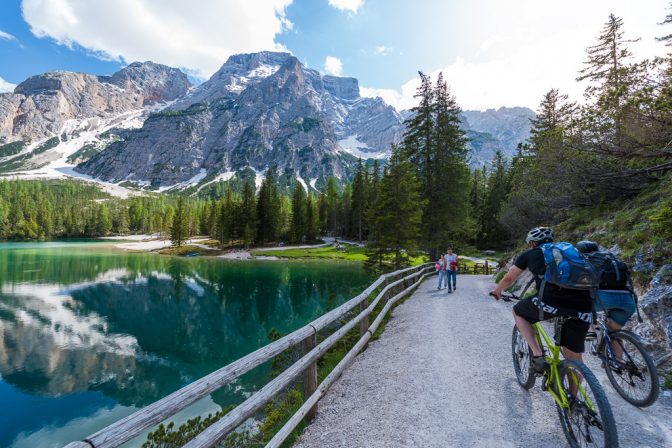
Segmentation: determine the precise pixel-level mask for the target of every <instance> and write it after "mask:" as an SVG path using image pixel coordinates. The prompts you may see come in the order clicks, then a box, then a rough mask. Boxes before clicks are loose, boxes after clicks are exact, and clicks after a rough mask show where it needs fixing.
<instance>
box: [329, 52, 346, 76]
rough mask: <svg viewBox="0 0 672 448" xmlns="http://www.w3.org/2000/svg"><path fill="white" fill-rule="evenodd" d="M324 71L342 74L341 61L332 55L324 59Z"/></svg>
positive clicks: (336, 74)
mask: <svg viewBox="0 0 672 448" xmlns="http://www.w3.org/2000/svg"><path fill="white" fill-rule="evenodd" d="M324 71H325V72H327V73H328V74H330V75H334V76H341V75H342V74H343V62H342V61H341V60H340V59H338V58H337V57H334V56H327V57H326V58H325V59H324Z"/></svg>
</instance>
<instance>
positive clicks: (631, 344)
mask: <svg viewBox="0 0 672 448" xmlns="http://www.w3.org/2000/svg"><path fill="white" fill-rule="evenodd" d="M609 337H610V338H611V341H612V347H613V346H614V345H617V346H618V348H620V349H621V350H623V356H621V360H620V361H619V360H618V359H616V358H615V356H614V354H613V352H612V351H611V350H609V347H608V345H607V344H606V343H605V344H604V348H603V350H602V354H603V356H604V359H605V360H606V361H605V362H604V364H603V367H604V370H605V371H606V372H607V377H608V378H609V381H610V382H611V385H612V386H614V389H616V392H618V394H619V395H620V396H621V397H623V398H624V399H625V401H627V402H628V403H630V404H632V405H634V406H637V407H642V408H643V407H646V406H651V405H652V404H653V403H655V401H656V400H657V399H658V393H659V392H660V385H659V384H658V373H657V370H656V365H655V363H654V362H653V358H651V355H650V354H649V352H648V351H647V350H646V349H645V348H644V346H643V345H642V343H641V342H640V341H639V340H638V339H637V337H636V336H635V335H633V334H632V333H630V332H629V331H616V332H614V333H611V334H610V335H609Z"/></svg>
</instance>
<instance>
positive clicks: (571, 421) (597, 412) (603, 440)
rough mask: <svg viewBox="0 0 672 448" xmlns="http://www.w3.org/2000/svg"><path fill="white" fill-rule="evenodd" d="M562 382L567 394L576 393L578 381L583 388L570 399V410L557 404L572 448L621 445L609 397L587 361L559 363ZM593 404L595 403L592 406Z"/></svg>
mask: <svg viewBox="0 0 672 448" xmlns="http://www.w3.org/2000/svg"><path fill="white" fill-rule="evenodd" d="M559 370H560V381H561V383H562V388H563V390H564V391H565V394H566V395H567V396H568V397H570V396H573V395H574V394H573V392H572V389H574V390H576V387H575V385H576V384H577V382H579V383H580V384H581V388H582V389H583V392H584V393H585V396H584V393H582V392H581V391H576V398H570V406H569V409H564V408H562V407H560V406H558V405H557V404H556V407H557V408H558V414H559V416H560V423H561V424H562V430H563V431H564V433H565V437H567V441H568V442H569V445H570V446H571V447H573V448H583V447H609V448H617V447H618V433H617V431H616V422H615V421H614V415H613V414H612V412H611V406H609V402H608V401H607V396H606V395H605V393H604V390H603V389H602V387H601V386H600V383H599V382H598V381H597V378H595V375H594V374H593V372H591V371H590V369H589V368H588V367H586V365H585V364H583V363H581V362H576V361H572V360H568V359H565V360H563V361H562V362H561V363H560V367H559ZM591 404H592V406H591Z"/></svg>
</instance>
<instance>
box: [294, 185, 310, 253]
mask: <svg viewBox="0 0 672 448" xmlns="http://www.w3.org/2000/svg"><path fill="white" fill-rule="evenodd" d="M306 202H307V195H306V191H305V190H304V189H303V185H301V183H300V182H297V183H296V185H295V186H294V194H293V195H292V224H291V234H292V241H294V242H301V241H302V240H303V239H304V237H306V235H307V233H308V232H307V230H308V229H307V227H308V226H307V219H308V217H307V211H306V205H307V204H306Z"/></svg>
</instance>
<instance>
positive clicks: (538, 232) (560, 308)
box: [491, 227, 593, 373]
mask: <svg viewBox="0 0 672 448" xmlns="http://www.w3.org/2000/svg"><path fill="white" fill-rule="evenodd" d="M553 239H554V234H553V230H552V229H550V228H548V227H535V228H534V229H532V230H530V231H529V232H528V234H527V238H526V239H525V241H526V242H527V244H528V245H529V247H530V249H528V250H527V251H525V252H523V253H522V254H520V255H519V256H518V257H517V258H516V261H515V263H514V265H513V266H512V267H511V269H510V270H509V272H507V274H506V275H505V276H504V278H502V280H501V281H500V282H499V283H498V284H497V287H496V288H495V289H494V290H493V291H492V292H491V294H492V295H493V296H495V298H496V299H497V300H499V299H500V298H501V297H502V292H503V291H504V290H505V289H506V288H508V287H509V286H511V285H512V284H513V283H514V282H515V281H516V280H517V279H518V277H520V275H521V274H522V273H523V272H524V271H525V270H526V269H528V270H529V271H530V272H531V273H532V274H533V275H534V276H535V279H536V287H537V291H539V289H540V286H541V282H542V279H543V276H544V273H545V272H546V263H545V262H544V254H543V252H542V250H541V248H539V246H540V245H542V244H544V243H550V242H553ZM540 308H541V309H542V310H543V313H540ZM558 316H568V317H571V319H569V320H567V321H566V322H565V323H564V325H563V326H562V334H561V335H560V345H561V346H562V347H563V354H564V356H565V358H566V359H573V360H577V361H582V356H581V354H582V353H583V352H584V350H585V344H584V341H585V338H586V333H587V331H588V328H589V326H590V324H591V323H592V320H593V315H592V301H591V297H590V292H589V291H579V290H569V289H562V288H560V287H559V286H557V285H553V284H551V283H546V285H545V286H544V295H543V297H529V298H526V299H522V300H520V301H519V302H518V303H516V305H515V306H514V307H513V318H514V320H515V321H516V326H517V327H518V331H520V334H521V335H522V336H523V337H524V338H525V341H527V344H528V345H529V346H530V349H531V350H532V360H531V362H532V368H533V369H534V370H535V371H536V372H537V373H543V372H544V371H545V370H546V369H547V368H548V363H547V362H546V361H545V359H544V356H543V352H542V351H541V347H540V346H539V343H538V342H537V340H536V338H535V337H534V329H533V327H532V324H534V323H536V322H539V321H540V317H543V320H547V319H552V318H554V317H558Z"/></svg>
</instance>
